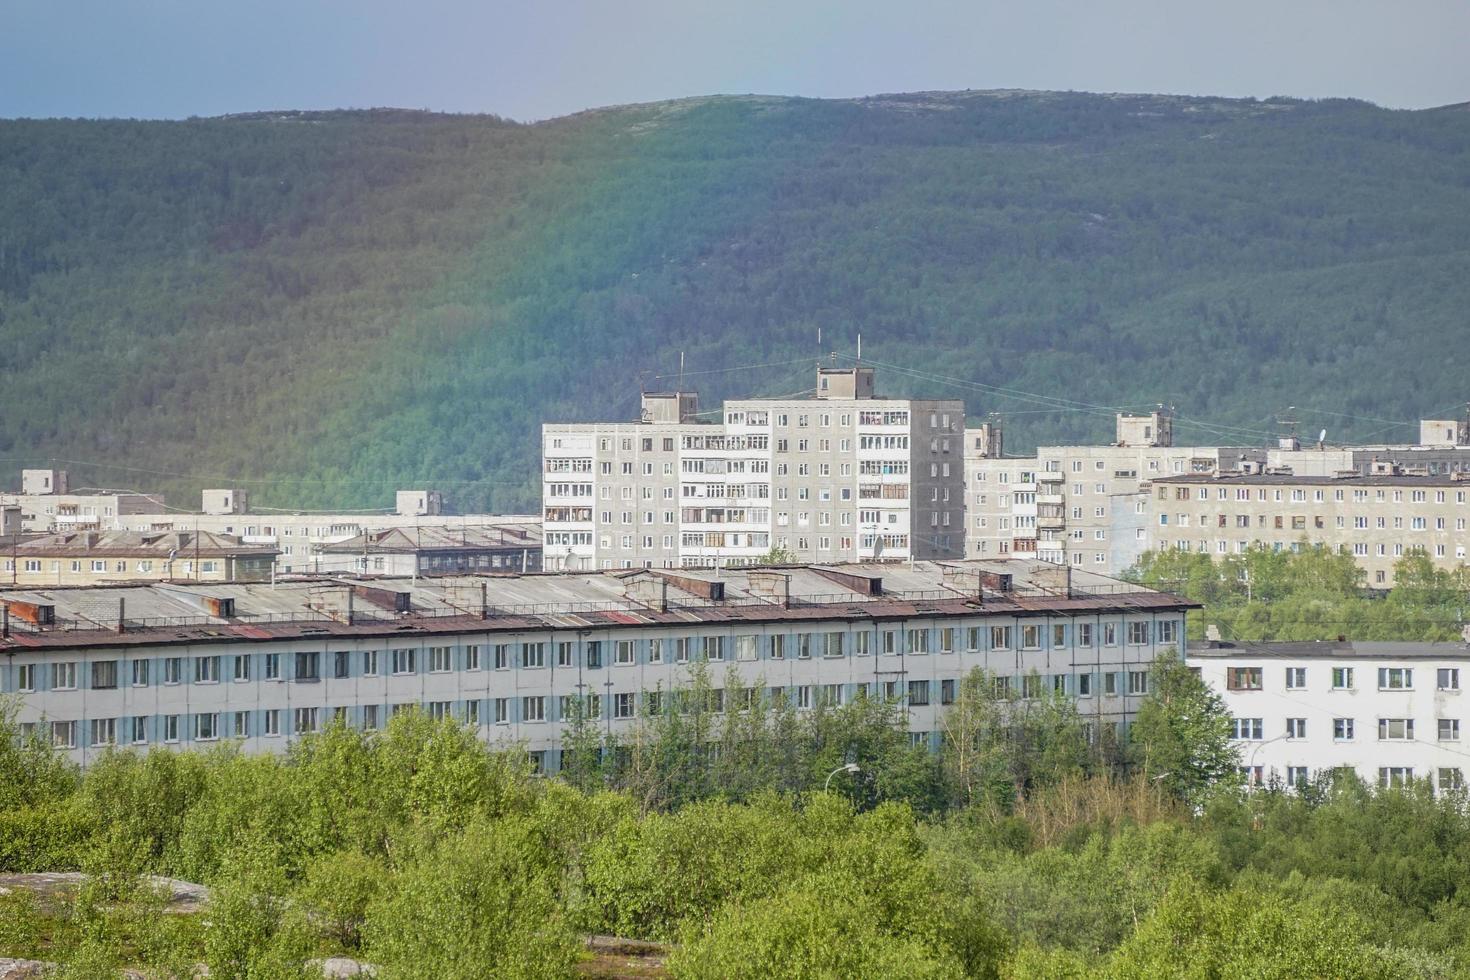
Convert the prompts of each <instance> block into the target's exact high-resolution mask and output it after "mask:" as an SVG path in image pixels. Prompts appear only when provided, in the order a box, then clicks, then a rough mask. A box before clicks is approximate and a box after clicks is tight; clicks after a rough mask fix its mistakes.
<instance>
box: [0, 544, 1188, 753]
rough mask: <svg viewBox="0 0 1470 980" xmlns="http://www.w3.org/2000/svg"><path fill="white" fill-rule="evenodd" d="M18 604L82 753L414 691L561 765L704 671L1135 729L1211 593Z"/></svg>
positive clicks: (68, 735) (586, 579) (685, 585)
mask: <svg viewBox="0 0 1470 980" xmlns="http://www.w3.org/2000/svg"><path fill="white" fill-rule="evenodd" d="M0 607H3V617H4V619H3V622H4V628H3V635H0V654H3V656H0V691H3V693H5V694H8V695H12V696H14V697H15V698H17V699H18V705H19V708H18V719H17V720H18V721H19V722H20V723H21V724H22V725H23V726H26V727H28V728H31V729H35V728H37V727H43V728H44V729H45V730H47V731H49V733H50V734H51V736H52V738H53V739H54V741H55V743H56V744H57V745H59V746H61V747H62V748H64V749H66V750H68V752H69V753H70V755H71V757H72V758H73V759H75V760H76V761H78V762H81V763H86V762H88V761H90V760H91V759H94V758H96V756H97V754H98V753H100V752H102V751H103V750H104V749H105V747H107V746H110V745H132V746H137V747H139V748H141V749H149V750H153V749H159V748H179V747H188V746H193V747H202V746H208V745H211V744H214V743H217V742H220V741H226V740H235V741H237V742H238V743H239V744H240V745H241V746H242V747H243V748H244V749H245V750H246V751H279V750H281V749H282V748H284V746H285V745H286V744H287V743H289V742H290V740H291V739H293V738H295V737H297V736H299V735H301V734H305V733H310V732H314V731H318V730H320V729H321V728H322V727H323V726H325V725H326V724H328V723H329V721H331V720H332V719H334V718H340V719H341V720H342V721H343V722H345V723H347V724H350V725H353V726H355V727H357V728H360V729H368V730H371V729H376V728H379V727H381V726H382V725H383V724H385V723H386V721H387V719H388V717H389V716H390V715H391V714H392V713H394V712H396V711H399V710H402V709H404V708H405V707H408V706H417V707H420V708H422V709H423V710H424V711H426V712H428V713H429V714H430V715H433V716H435V717H453V718H456V719H458V720H460V721H462V722H464V723H466V724H469V725H471V726H473V727H474V728H475V730H476V731H477V732H478V733H479V735H480V736H481V737H482V738H484V739H486V740H487V741H490V742H495V743H504V744H507V745H509V744H520V745H524V746H526V747H527V748H528V749H529V750H530V751H531V752H532V753H534V755H535V757H536V759H537V760H538V761H540V762H541V763H543V764H544V765H545V766H546V767H547V768H548V769H553V770H554V769H555V768H556V767H557V764H558V759H559V753H560V750H561V748H562V745H563V741H562V739H563V735H564V732H563V727H562V726H563V722H564V721H565V720H566V719H568V718H571V717H575V716H576V715H577V714H578V711H577V710H576V708H577V706H578V704H580V705H581V706H582V708H584V709H585V711H586V713H587V714H588V715H590V717H591V718H593V719H594V720H595V721H596V723H597V724H598V726H599V727H600V728H602V729H603V730H604V731H605V732H606V733H607V734H610V735H618V734H620V733H625V732H626V731H628V730H629V729H630V728H631V727H632V726H634V725H636V724H637V723H638V722H637V719H638V717H639V716H640V715H641V714H643V713H645V712H648V711H658V710H665V709H667V708H668V706H669V700H668V699H667V698H666V697H665V694H666V692H668V691H670V690H673V689H676V688H680V687H684V686H686V685H688V684H689V683H690V682H691V679H692V677H693V672H694V671H696V670H701V669H703V670H706V671H708V677H709V680H710V682H711V684H712V685H713V686H714V689H715V690H714V696H715V702H714V703H715V705H716V708H717V710H723V709H722V708H720V705H721V703H722V700H723V694H724V692H725V691H726V690H727V689H728V688H729V686H730V685H732V684H734V685H741V686H742V688H743V689H745V690H752V691H754V692H755V694H757V695H759V696H760V697H762V698H765V699H770V700H771V701H774V700H776V699H785V700H786V701H788V702H789V703H790V704H791V705H792V706H794V707H795V708H796V709H797V710H803V711H804V710H808V709H811V708H813V707H815V706H817V705H820V704H828V705H836V704H841V703H844V702H846V701H849V700H851V699H854V698H856V697H859V696H864V695H865V696H871V697H875V698H876V697H881V698H885V699H890V700H892V701H895V702H897V703H899V704H900V705H902V706H903V709H904V711H905V712H906V717H907V720H908V725H909V728H910V730H911V731H912V732H913V733H914V735H915V738H917V739H921V740H926V741H928V742H930V744H937V743H938V738H939V736H938V733H939V732H940V731H941V730H942V728H943V724H944V711H945V707H946V705H948V704H949V703H950V702H951V701H952V700H954V698H955V696H956V692H957V690H958V685H959V682H960V680H961V679H962V678H963V677H964V676H965V675H966V674H968V673H969V672H970V671H972V670H974V669H975V668H983V669H985V670H986V671H988V672H990V673H991V674H993V675H994V676H995V677H996V678H998V683H999V684H1003V685H1004V686H1006V687H1008V688H1009V689H1010V690H1013V691H1015V692H1016V693H1017V694H1019V695H1021V696H1030V695H1031V694H1033V693H1034V694H1041V693H1042V692H1050V691H1059V692H1062V693H1064V694H1066V695H1067V696H1069V697H1072V698H1075V699H1076V702H1077V705H1078V707H1079V710H1080V711H1081V713H1082V714H1083V716H1084V717H1085V719H1086V721H1087V724H1088V725H1089V726H1090V727H1091V729H1092V732H1093V733H1094V735H1096V736H1100V737H1104V738H1108V737H1121V736H1122V728H1123V727H1124V726H1126V725H1127V723H1128V721H1129V719H1130V718H1131V717H1132V715H1133V713H1134V712H1135V711H1136V709H1137V707H1138V705H1139V703H1140V700H1141V699H1142V698H1143V697H1144V696H1145V694H1146V692H1147V691H1148V684H1149V668H1150V665H1151V663H1152V662H1153V660H1154V659H1155V657H1156V656H1157V655H1158V654H1159V653H1160V652H1161V651H1163V650H1166V649H1174V650H1179V649H1180V645H1181V644H1182V642H1183V637H1184V635H1185V630H1184V627H1185V617H1186V613H1187V612H1188V610H1189V609H1191V608H1194V607H1193V606H1192V605H1191V604H1190V603H1188V602H1186V601H1185V600H1182V599H1180V598H1178V597H1175V596H1171V595H1167V594H1165V593H1161V592H1156V591H1151V590H1148V589H1145V588H1143V587H1141V586H1138V585H1134V584H1131V583H1126V582H1120V581H1116V580H1112V579H1107V578H1104V577H1102V576H1095V575H1089V574H1087V573H1083V572H1071V571H1069V570H1068V569H1065V568H1058V567H1056V566H1052V565H1046V564H1044V563H1040V562H1035V561H1020V560H1016V561H993V562H964V561H956V562H915V563H914V564H913V565H912V566H909V565H902V564H901V565H894V564H841V565H800V566H774V567H765V568H760V567H748V568H741V569H736V570H707V569H683V570H668V571H665V570H641V569H640V570H633V571H614V572H583V573H563V574H548V575H524V576H523V575H508V576H507V575H485V576H458V577H444V578H420V579H417V580H410V579H397V580H394V579H380V578H373V579H369V580H363V579H358V578H352V577H344V578H335V579H333V578H321V579H314V580H287V581H281V582H277V583H274V584H273V585H259V584H241V583H222V584H217V585H187V586H181V585H161V584H154V585H136V586H119V587H115V588H97V587H93V588H30V589H12V590H6V591H0ZM731 700H732V701H733V697H732V699H731ZM1105 726H1106V727H1107V728H1109V729H1110V731H1109V732H1104V730H1103V729H1104V727H1105Z"/></svg>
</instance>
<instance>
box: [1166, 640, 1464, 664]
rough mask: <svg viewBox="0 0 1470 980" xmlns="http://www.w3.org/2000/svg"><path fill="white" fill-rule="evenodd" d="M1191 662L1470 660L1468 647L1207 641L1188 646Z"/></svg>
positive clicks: (1372, 642)
mask: <svg viewBox="0 0 1470 980" xmlns="http://www.w3.org/2000/svg"><path fill="white" fill-rule="evenodd" d="M1189 656H1190V657H1191V658H1194V657H1199V658H1208V659H1212V660H1228V659H1231V658H1244V657H1249V658H1259V657H1272V658H1279V659H1286V660H1303V659H1308V658H1318V659H1322V660H1447V659H1450V658H1454V659H1464V658H1465V657H1467V656H1470V645H1467V644H1465V643H1444V642H1441V643H1430V642H1423V643H1397V642H1386V641H1378V640H1290V641H1280V642H1270V643H1232V642H1229V641H1226V640H1207V641H1204V642H1201V643H1191V644H1190V645H1189Z"/></svg>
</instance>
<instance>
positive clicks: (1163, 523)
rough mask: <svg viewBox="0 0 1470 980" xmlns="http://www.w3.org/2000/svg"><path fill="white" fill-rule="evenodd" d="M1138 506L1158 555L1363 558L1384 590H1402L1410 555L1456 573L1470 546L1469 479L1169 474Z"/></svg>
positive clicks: (1373, 583)
mask: <svg viewBox="0 0 1470 980" xmlns="http://www.w3.org/2000/svg"><path fill="white" fill-rule="evenodd" d="M1384 468H1386V467H1384V466H1383V465H1382V464H1380V469H1384ZM1138 499H1139V502H1140V503H1141V504H1142V505H1143V506H1145V507H1146V509H1147V522H1148V526H1149V528H1150V541H1149V547H1150V548H1152V549H1154V550H1167V549H1176V550H1180V551H1197V552H1202V553H1205V554H1210V555H1215V556H1220V555H1228V554H1241V553H1244V552H1245V551H1246V550H1247V549H1249V548H1253V547H1263V548H1270V549H1272V550H1276V551H1280V550H1283V549H1296V548H1300V547H1303V546H1318V545H1320V546H1324V547H1328V548H1331V549H1333V550H1334V551H1341V552H1344V553H1346V554H1350V555H1352V556H1353V557H1354V558H1356V559H1357V560H1358V563H1359V564H1360V565H1362V566H1363V568H1364V569H1365V571H1366V572H1367V584H1368V586H1369V587H1371V588H1377V589H1387V588H1392V587H1393V584H1394V564H1395V563H1396V562H1397V561H1398V560H1399V559H1400V558H1403V557H1404V556H1405V555H1409V554H1412V553H1414V552H1416V551H1419V552H1423V553H1424V554H1426V555H1428V556H1429V558H1430V559H1431V560H1432V561H1433V562H1434V564H1435V565H1436V566H1438V567H1440V568H1444V569H1452V568H1457V567H1459V566H1460V565H1463V564H1464V563H1465V561H1466V549H1467V547H1470V532H1467V527H1470V523H1467V522H1470V503H1467V500H1470V481H1466V480H1462V479H1459V478H1458V476H1457V475H1456V476H1405V475H1402V474H1399V473H1383V474H1379V475H1373V476H1360V475H1358V474H1356V473H1353V472H1348V473H1344V474H1342V475H1340V476H1335V477H1334V476H1295V475H1292V474H1282V473H1249V472H1247V473H1222V474H1216V475H1187V476H1164V477H1158V478H1156V479H1154V480H1153V481H1152V484H1151V487H1150V488H1148V489H1147V490H1145V491H1143V492H1142V493H1140V494H1139V498H1138Z"/></svg>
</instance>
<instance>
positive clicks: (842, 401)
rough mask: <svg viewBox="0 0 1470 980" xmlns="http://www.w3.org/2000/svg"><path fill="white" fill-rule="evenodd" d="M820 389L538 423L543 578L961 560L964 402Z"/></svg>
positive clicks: (686, 396) (829, 382)
mask: <svg viewBox="0 0 1470 980" xmlns="http://www.w3.org/2000/svg"><path fill="white" fill-rule="evenodd" d="M816 380H817V386H816V391H815V394H814V396H813V397H810V398H781V399H745V400H736V401H729V402H726V403H725V406H724V408H723V410H722V411H719V412H715V413H701V412H700V411H699V401H698V396H697V395H696V394H694V393H693V392H658V393H645V394H644V395H643V400H642V417H641V418H640V419H639V420H638V421H636V422H588V423H570V424H563V423H548V424H546V425H543V426H542V457H543V465H542V481H543V483H542V505H543V509H542V515H543V524H542V530H543V536H544V547H545V561H546V567H547V568H551V569H556V568H571V569H595V568H676V567H701V566H705V567H710V566H720V565H738V564H747V563H750V562H751V561H753V560H755V559H756V558H759V557H760V556H762V555H764V554H766V553H767V552H769V551H770V550H771V549H773V548H779V549H782V550H784V551H787V552H789V553H790V554H791V555H792V556H793V558H794V560H797V561H807V562H810V561H820V562H831V561H868V560H873V559H881V560H892V559H907V558H916V559H918V558H923V559H930V558H932V559H945V558H949V559H953V558H959V557H962V556H963V551H964V530H963V525H964V503H963V500H962V497H963V487H964V482H963V480H964V473H963V465H962V461H963V448H962V443H963V439H964V425H965V405H964V402H962V401H958V400H912V399H898V398H882V397H879V396H878V395H877V394H875V391H874V385H873V371H872V369H871V368H845V369H834V368H819V369H818V370H817V379H816ZM708 414H713V415H714V416H715V418H713V419H711V418H708Z"/></svg>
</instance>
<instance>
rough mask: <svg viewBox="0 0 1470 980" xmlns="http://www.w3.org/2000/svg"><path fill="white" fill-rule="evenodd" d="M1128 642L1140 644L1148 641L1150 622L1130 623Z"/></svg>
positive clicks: (1135, 644)
mask: <svg viewBox="0 0 1470 980" xmlns="http://www.w3.org/2000/svg"><path fill="white" fill-rule="evenodd" d="M1128 642H1129V643H1131V644H1133V645H1134V646H1139V645H1141V644H1145V643H1147V642H1148V623H1129V624H1128Z"/></svg>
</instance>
